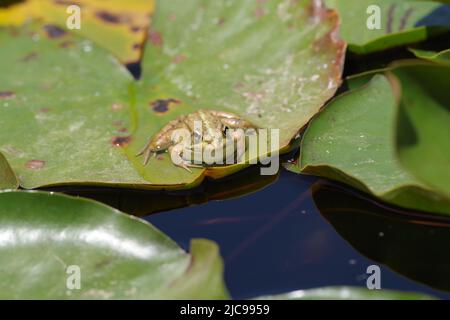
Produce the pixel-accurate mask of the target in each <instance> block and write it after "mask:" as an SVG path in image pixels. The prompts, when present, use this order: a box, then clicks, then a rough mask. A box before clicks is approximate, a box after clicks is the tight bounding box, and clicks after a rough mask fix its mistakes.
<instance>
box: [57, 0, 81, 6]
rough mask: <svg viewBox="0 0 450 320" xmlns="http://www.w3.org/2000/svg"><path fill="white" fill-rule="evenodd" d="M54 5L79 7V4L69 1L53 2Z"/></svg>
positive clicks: (58, 0) (59, 0)
mask: <svg viewBox="0 0 450 320" xmlns="http://www.w3.org/2000/svg"><path fill="white" fill-rule="evenodd" d="M53 2H54V3H55V4H59V5H61V6H71V5H77V6H80V7H81V3H79V2H78V1H71V0H54V1H53Z"/></svg>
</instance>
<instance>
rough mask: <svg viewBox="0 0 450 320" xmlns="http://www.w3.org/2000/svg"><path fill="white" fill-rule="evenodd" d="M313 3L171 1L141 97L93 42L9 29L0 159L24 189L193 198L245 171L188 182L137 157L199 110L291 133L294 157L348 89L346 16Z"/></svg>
mask: <svg viewBox="0 0 450 320" xmlns="http://www.w3.org/2000/svg"><path fill="white" fill-rule="evenodd" d="M313 3H315V2H314V1H302V2H299V3H297V2H286V3H282V4H280V5H279V6H278V5H276V4H275V3H273V2H270V3H269V2H267V3H257V4H254V3H247V2H241V1H236V2H229V1H216V2H214V3H211V2H208V1H200V0H198V1H189V2H186V1H181V0H179V1H170V2H167V1H162V2H160V3H159V5H158V9H157V12H156V13H155V17H154V24H153V26H152V28H151V30H150V31H149V44H148V50H146V54H145V57H144V61H143V68H144V74H143V79H142V81H140V82H139V83H138V85H137V86H136V87H135V84H134V82H133V81H132V79H131V77H130V75H129V74H128V73H127V72H126V71H125V70H124V69H123V68H122V67H121V66H120V65H118V64H117V63H116V62H115V61H114V59H112V58H111V57H110V56H109V55H108V54H107V53H106V52H105V51H104V50H102V49H100V48H98V47H96V46H95V45H94V44H92V43H91V42H90V41H88V40H83V39H81V38H77V37H75V36H74V35H72V34H68V33H63V34H58V37H48V27H47V29H44V31H42V30H39V31H36V30H34V29H33V28H31V29H30V28H27V27H25V28H22V29H2V30H1V31H0V41H1V42H2V43H4V50H2V52H1V53H0V67H1V68H2V70H4V72H3V73H2V75H1V76H0V92H1V96H0V106H2V107H1V108H0V128H1V129H0V136H1V138H2V139H1V140H0V141H1V142H0V151H2V152H3V153H4V154H5V156H6V158H7V159H8V161H9V162H10V164H11V166H12V168H13V169H14V171H15V172H16V173H17V176H18V178H19V180H20V184H21V186H22V187H24V188H36V187H41V186H49V185H62V184H64V185H67V184H96V185H112V186H116V185H120V186H126V187H134V188H136V187H142V188H159V189H161V188H171V189H182V188H192V187H194V186H196V185H198V184H199V183H200V182H201V181H202V180H203V179H204V177H205V176H206V175H208V176H212V177H215V178H218V177H223V176H226V175H229V174H231V173H234V172H236V171H238V170H240V169H242V168H243V165H231V166H222V167H214V168H211V169H208V170H206V169H194V170H193V173H189V172H187V171H186V170H184V169H182V168H179V167H176V166H174V164H173V163H172V162H171V161H170V159H169V156H168V154H164V155H160V156H159V157H156V158H154V159H151V161H150V163H149V164H148V165H147V166H145V167H144V166H143V165H142V158H139V157H136V153H137V152H138V150H140V149H142V147H143V146H144V145H145V144H146V142H147V141H148V139H150V138H151V137H152V136H153V135H154V134H155V133H156V132H157V131H158V130H159V129H160V128H161V127H162V126H164V125H165V124H166V123H167V122H168V121H170V120H171V119H174V118H176V117H178V116H179V115H181V114H187V113H190V112H192V111H195V110H198V109H199V108H211V109H215V110H224V111H231V112H235V113H238V114H240V115H241V116H243V117H245V118H247V119H248V120H250V121H252V122H254V123H255V124H257V125H258V126H260V127H262V128H275V129H277V128H280V127H281V128H280V129H281V131H280V149H282V150H286V149H287V148H288V145H289V142H290V140H291V139H292V138H293V137H294V136H295V135H296V134H297V132H298V130H299V129H300V128H301V127H303V126H304V125H305V124H306V123H307V122H308V120H309V119H310V118H311V117H312V116H313V115H314V114H315V113H316V112H317V111H318V110H319V109H320V107H321V106H322V105H323V103H324V102H325V101H326V100H328V99H329V98H330V97H331V96H333V94H334V93H335V91H336V88H337V86H338V85H339V84H340V81H341V72H342V65H343V59H344V53H345V44H344V43H343V42H342V41H340V40H339V39H338V38H337V37H336V31H337V25H338V18H337V15H336V14H335V13H334V12H332V11H326V10H324V9H322V8H320V7H315V6H314V5H313ZM187 13H189V14H187ZM187 25H188V26H189V28H186V26H187ZM188 31H189V32H188ZM244 44H245V45H244ZM166 109H167V110H166ZM10 119H13V120H10ZM25 126H26V127H25ZM25 128H26V130H25ZM24 130H25V131H26V133H24ZM19 132H20V134H19Z"/></svg>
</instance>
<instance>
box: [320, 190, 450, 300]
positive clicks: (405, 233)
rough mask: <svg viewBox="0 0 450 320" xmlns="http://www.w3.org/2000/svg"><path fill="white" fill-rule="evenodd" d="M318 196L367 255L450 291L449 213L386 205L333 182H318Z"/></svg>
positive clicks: (322, 208)
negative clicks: (446, 214) (447, 214)
mask: <svg viewBox="0 0 450 320" xmlns="http://www.w3.org/2000/svg"><path fill="white" fill-rule="evenodd" d="M312 195H313V199H314V203H315V205H316V207H317V209H318V210H319V211H320V213H321V214H322V215H323V217H324V218H325V219H326V220H327V221H328V222H329V223H330V224H331V225H332V226H333V227H334V228H335V230H336V232H338V233H339V235H340V236H341V237H342V238H344V239H345V240H346V241H348V243H349V244H350V245H352V246H353V247H354V248H355V249H356V250H358V251H359V252H360V253H361V254H362V255H364V256H366V257H367V258H369V259H370V260H373V261H374V262H375V263H376V264H383V265H385V266H387V267H389V268H390V269H392V270H394V271H395V272H397V273H399V274H401V275H402V276H405V277H408V278H409V279H412V280H414V281H417V282H419V283H421V284H423V285H426V286H431V287H432V288H435V289H438V290H444V291H450V278H449V276H448V274H449V270H450V252H449V251H448V250H447V243H449V241H450V220H449V218H448V217H447V216H438V215H430V214H426V213H420V212H417V211H410V210H401V209H399V208H398V207H393V206H386V205H385V204H383V203H379V202H376V201H374V199H373V198H369V197H367V196H364V195H362V194H359V193H356V192H354V191H351V190H349V189H345V188H343V187H342V186H338V185H335V184H333V183H330V182H319V183H316V184H315V185H314V186H313V188H312ZM383 291H384V290H383Z"/></svg>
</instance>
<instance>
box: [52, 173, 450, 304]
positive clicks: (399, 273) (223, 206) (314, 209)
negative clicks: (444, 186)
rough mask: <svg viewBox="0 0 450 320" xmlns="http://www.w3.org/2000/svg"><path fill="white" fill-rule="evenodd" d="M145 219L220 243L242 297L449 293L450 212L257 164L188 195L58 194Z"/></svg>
mask: <svg viewBox="0 0 450 320" xmlns="http://www.w3.org/2000/svg"><path fill="white" fill-rule="evenodd" d="M58 191H64V192H66V193H70V194H75V195H79V196H83V197H90V198H93V199H95V200H97V201H102V202H104V203H106V204H109V205H111V206H113V207H116V208H118V209H120V210H122V211H123V212H127V213H129V214H134V215H136V216H140V217H142V218H144V219H146V220H147V221H149V222H150V223H152V224H154V225H156V226H157V227H158V228H159V229H161V230H162V231H163V232H165V233H166V234H168V235H169V236H170V237H171V238H172V239H174V240H175V241H176V242H177V243H178V244H179V245H180V246H181V247H182V248H184V249H185V250H188V249H189V242H190V240H191V239H192V238H207V239H210V240H214V241H216V242H217V243H218V244H219V246H220V250H221V255H222V257H223V259H224V262H225V280H226V284H227V287H228V289H229V291H230V293H231V295H232V296H233V297H234V298H238V299H239V298H250V297H255V296H259V295H267V294H276V293H283V292H287V291H292V290H298V289H307V288H314V287H322V286H335V285H349V286H360V287H365V286H366V279H367V276H368V275H367V273H366V270H367V267H368V266H369V265H372V264H376V265H378V266H380V268H381V287H382V288H384V289H397V290H404V291H416V292H424V293H428V294H431V295H434V296H436V297H440V298H445V299H449V298H450V294H449V292H450V250H448V247H449V245H450V217H443V216H437V215H433V214H429V213H428V214H427V213H420V212H414V211H406V210H404V209H400V208H395V207H393V206H389V205H386V204H383V203H380V202H378V201H376V200H374V199H372V198H370V197H368V196H367V195H364V194H362V193H359V192H357V191H354V190H352V189H349V188H348V187H343V186H341V185H339V184H336V183H333V182H330V181H327V180H323V179H318V178H314V177H311V176H304V175H297V174H294V173H291V172H288V171H286V170H281V172H280V174H279V175H278V176H261V175H260V171H259V168H257V167H251V168H249V169H246V170H244V171H243V172H240V173H238V174H235V175H232V176H230V177H227V178H225V179H221V180H216V181H206V182H205V183H203V184H202V185H201V186H199V187H198V188H195V189H193V190H189V191H178V192H155V191H153V192H152V191H142V190H121V189H112V188H111V189H105V188H97V189H95V188H94V189H92V188H91V189H89V188H87V189H86V188H84V189H81V190H73V188H71V189H68V190H58Z"/></svg>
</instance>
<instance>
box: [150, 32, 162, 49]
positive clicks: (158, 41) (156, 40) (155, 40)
mask: <svg viewBox="0 0 450 320" xmlns="http://www.w3.org/2000/svg"><path fill="white" fill-rule="evenodd" d="M148 39H149V40H150V42H151V43H152V44H153V45H154V46H155V47H161V46H162V45H163V43H164V40H163V38H162V36H161V34H160V33H159V32H158V31H154V30H152V31H150V32H149V33H148Z"/></svg>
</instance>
